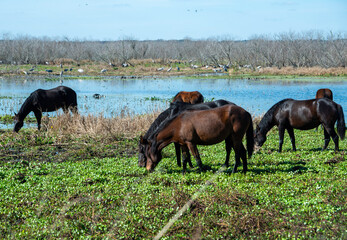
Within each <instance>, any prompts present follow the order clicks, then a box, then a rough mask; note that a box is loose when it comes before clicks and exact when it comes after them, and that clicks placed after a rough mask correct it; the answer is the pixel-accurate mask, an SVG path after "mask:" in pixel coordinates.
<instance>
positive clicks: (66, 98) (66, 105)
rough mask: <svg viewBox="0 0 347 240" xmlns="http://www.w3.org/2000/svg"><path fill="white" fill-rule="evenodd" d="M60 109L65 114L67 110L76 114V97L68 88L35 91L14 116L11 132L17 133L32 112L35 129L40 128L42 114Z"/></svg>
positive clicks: (60, 87)
mask: <svg viewBox="0 0 347 240" xmlns="http://www.w3.org/2000/svg"><path fill="white" fill-rule="evenodd" d="M60 108H62V109H63V111H64V112H65V113H66V112H68V111H69V109H70V110H71V111H72V112H74V113H77V95H76V92H75V91H74V90H72V89H71V88H69V87H65V86H59V87H56V88H52V89H49V90H43V89H37V90H36V91H34V92H32V93H31V94H30V96H29V97H28V98H27V99H26V100H25V101H24V103H23V105H22V106H21V108H20V110H19V112H18V114H15V122H16V123H15V125H14V129H13V131H15V132H18V131H19V130H20V129H21V128H22V127H23V121H24V119H25V117H26V116H27V115H28V114H29V113H30V112H34V114H35V117H36V120H37V128H38V129H39V130H40V128H41V118H42V112H53V111H56V110H58V109H60Z"/></svg>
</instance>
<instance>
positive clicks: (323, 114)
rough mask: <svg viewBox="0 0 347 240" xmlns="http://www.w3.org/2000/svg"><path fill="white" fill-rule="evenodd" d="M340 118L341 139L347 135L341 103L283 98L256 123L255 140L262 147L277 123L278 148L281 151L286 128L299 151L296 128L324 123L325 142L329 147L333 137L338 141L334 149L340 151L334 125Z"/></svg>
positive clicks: (294, 148)
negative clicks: (267, 135) (296, 143)
mask: <svg viewBox="0 0 347 240" xmlns="http://www.w3.org/2000/svg"><path fill="white" fill-rule="evenodd" d="M336 121H337V131H338V134H339V135H340V138H341V140H343V139H344V137H345V118H344V115H343V110H342V107H341V105H339V104H337V103H335V102H333V101H331V100H330V99H328V98H319V99H311V100H301V101H298V100H293V99H284V100H282V101H280V102H278V103H276V104H275V105H273V106H272V107H271V108H270V109H269V110H268V111H267V112H266V113H265V115H264V117H263V119H262V120H261V121H260V123H259V126H257V129H256V133H255V135H256V136H255V142H256V144H257V145H258V146H262V145H263V144H264V142H265V141H266V133H267V132H268V131H270V129H271V128H272V127H274V126H275V125H276V126H278V133H279V149H278V151H279V152H281V151H282V145H283V137H284V131H285V130H286V129H287V131H288V134H289V136H290V140H291V142H292V147H293V151H296V147H295V136H294V130H293V129H294V128H295V129H300V130H308V129H313V128H315V127H317V126H318V125H319V124H322V125H323V127H324V139H325V144H324V147H323V150H324V149H326V148H327V146H328V144H329V142H330V137H331V138H332V139H333V141H334V143H335V151H338V150H339V138H338V136H337V134H336V132H335V129H334V125H335V122H336Z"/></svg>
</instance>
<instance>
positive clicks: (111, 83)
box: [0, 77, 347, 128]
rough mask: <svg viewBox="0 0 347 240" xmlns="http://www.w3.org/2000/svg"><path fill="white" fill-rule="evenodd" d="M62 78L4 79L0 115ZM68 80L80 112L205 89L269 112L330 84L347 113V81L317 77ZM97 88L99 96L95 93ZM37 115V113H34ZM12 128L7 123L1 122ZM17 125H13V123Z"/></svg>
mask: <svg viewBox="0 0 347 240" xmlns="http://www.w3.org/2000/svg"><path fill="white" fill-rule="evenodd" d="M58 85H60V83H59V80H55V81H52V80H50V79H46V78H40V77H37V78H30V79H18V78H4V79H0V115H5V114H10V115H13V112H18V110H19V108H20V106H21V104H22V103H23V102H24V101H25V99H26V98H27V97H28V96H29V95H30V93H31V92H33V91H34V90H36V89H38V88H42V89H50V88H54V87H56V86H58ZM63 85H65V86H68V87H71V88H72V89H74V90H75V91H76V93H77V96H78V100H77V101H78V106H79V112H80V113H81V114H84V115H87V114H93V115H99V114H102V115H104V116H105V117H113V116H119V115H122V114H130V115H135V114H145V113H149V112H153V111H158V110H163V109H165V108H167V107H168V105H169V102H170V100H171V98H172V97H173V96H174V95H175V94H176V93H177V92H179V91H182V90H184V91H195V90H197V91H200V92H201V93H202V94H203V95H204V97H205V100H206V101H210V100H217V99H226V100H229V101H231V102H234V103H235V104H237V105H239V106H241V107H243V108H244V109H246V110H247V111H249V112H250V113H251V114H252V115H253V116H258V115H261V114H263V113H265V112H266V111H267V110H268V109H269V108H270V107H271V106H272V105H273V104H275V103H276V102H278V101H280V100H282V99H284V98H294V99H298V100H299V99H311V98H314V97H315V94H316V91H317V89H319V88H330V89H331V90H332V91H333V93H334V101H335V102H337V103H339V104H341V105H342V107H343V109H344V114H345V116H347V115H346V114H347V112H346V109H347V101H346V100H347V81H346V80H333V81H332V80H331V79H330V80H329V79H317V78H315V79H312V81H308V80H307V79H306V80H305V81H285V80H245V79H205V78H202V79H195V78H194V79H188V78H182V77H171V78H154V77H152V78H149V77H148V78H141V79H120V78H119V77H105V78H102V79H100V78H95V79H93V78H88V79H84V78H81V79H72V80H68V79H63ZM95 93H97V94H100V95H102V97H101V98H100V99H95V98H93V95H94V94H95ZM31 114H32V113H31ZM0 127H1V128H7V127H8V126H3V125H2V126H0ZM10 127H12V126H10Z"/></svg>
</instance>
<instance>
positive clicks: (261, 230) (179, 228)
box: [0, 114, 347, 239]
mask: <svg viewBox="0 0 347 240" xmlns="http://www.w3.org/2000/svg"><path fill="white" fill-rule="evenodd" d="M156 116H157V114H150V115H144V116H140V117H135V118H118V119H112V120H111V119H105V118H102V117H94V116H88V117H83V116H70V115H61V116H58V117H57V118H49V119H48V118H44V119H43V123H42V131H37V130H36V129H22V130H21V132H20V133H19V134H14V133H13V132H12V131H1V134H0V145H1V148H0V156H1V161H0V193H1V196H2V197H1V198H2V200H1V202H0V216H1V218H0V219H1V220H0V236H1V238H45V239H53V238H116V239H134V238H135V239H150V238H153V237H155V236H156V235H157V234H158V233H159V231H160V230H161V229H162V228H163V227H164V226H165V225H166V224H167V223H168V222H169V221H170V219H171V218H173V217H174V216H175V214H176V213H177V212H178V211H179V209H181V208H182V207H183V206H184V205H185V204H186V203H187V202H188V201H190V203H191V204H190V206H189V208H188V209H187V211H185V212H184V213H183V215H182V216H181V217H180V218H178V219H177V221H175V222H174V224H173V225H172V226H171V227H170V228H169V229H168V231H167V232H165V234H164V238H168V239H175V238H184V239H190V238H197V239H198V238H213V239H216V238H222V237H225V238H235V239H244V238H253V239H264V238H270V239H275V238H284V239H286V238H303V239H312V238H325V239H343V238H344V237H345V236H346V235H345V234H346V232H345V231H346V217H345V213H346V198H345V196H346V178H345V175H346V169H347V168H346V167H347V165H346V148H347V145H346V141H341V142H340V149H341V151H339V152H337V153H335V152H334V151H333V144H330V145H329V147H328V150H326V151H323V152H322V151H321V147H322V146H323V132H322V130H319V131H318V132H316V131H314V130H310V131H295V135H296V136H297V148H298V150H297V151H296V152H292V151H291V144H290V140H289V138H288V136H287V135H286V136H285V140H284V146H283V152H282V153H278V152H277V151H276V150H277V147H278V132H277V129H273V130H272V131H270V134H269V136H268V140H267V142H266V143H265V144H264V146H263V147H262V148H261V149H260V151H259V152H257V153H256V154H254V156H253V157H252V158H251V159H250V160H249V172H248V173H247V174H242V173H236V174H231V167H230V168H228V169H224V170H223V171H221V170H220V169H221V166H222V164H223V163H224V157H225V150H224V143H221V144H217V145H213V146H206V147H203V146H199V150H200V154H201V158H202V161H203V163H204V164H206V165H207V166H209V168H210V170H208V171H206V172H202V173H199V172H198V170H197V168H193V169H188V172H187V173H186V174H185V175H182V174H181V171H182V169H181V168H179V167H177V165H176V159H175V153H174V149H173V147H168V148H166V149H165V151H164V153H163V160H162V161H161V163H160V165H158V167H157V169H156V171H155V172H153V173H150V174H148V173H147V172H146V170H145V169H143V168H139V167H138V166H137V144H138V137H139V135H140V134H141V133H143V132H145V131H146V130H147V129H148V127H149V125H150V124H151V123H152V121H153V120H154V119H155V118H156ZM256 121H259V120H257V119H256ZM233 154H234V153H233V152H232V155H233ZM231 159H233V156H231ZM195 165H196V164H195Z"/></svg>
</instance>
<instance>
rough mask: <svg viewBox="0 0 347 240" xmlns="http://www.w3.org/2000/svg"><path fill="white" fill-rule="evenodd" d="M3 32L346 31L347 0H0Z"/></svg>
mask: <svg viewBox="0 0 347 240" xmlns="http://www.w3.org/2000/svg"><path fill="white" fill-rule="evenodd" d="M0 16H1V21H0V34H1V35H2V34H6V33H10V34H11V35H13V36H17V35H29V36H34V37H43V36H48V37H59V38H61V37H68V38H69V39H79V40H119V39H124V38H132V39H137V40H156V39H165V40H166V39H183V38H192V39H206V38H210V37H228V38H232V39H239V40H241V39H249V38H250V37H252V36H254V35H261V34H270V35H273V34H277V33H286V32H290V31H292V32H298V33H301V32H307V31H312V30H314V31H316V30H317V31H322V32H323V33H327V32H329V31H333V32H335V33H336V32H343V33H346V32H347V0H238V1H235V0H207V1H205V0H142V1H140V0H131V1H118V0H113V1H112V0H93V1H92V0H83V1H82V0H59V1H55V0H0Z"/></svg>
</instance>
